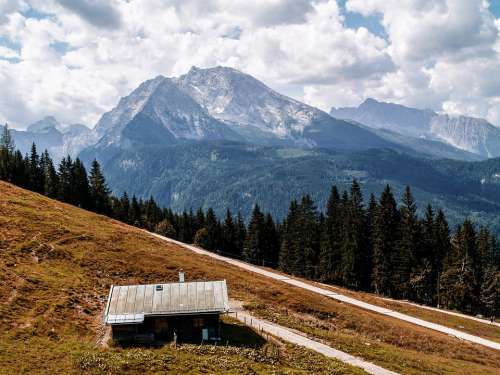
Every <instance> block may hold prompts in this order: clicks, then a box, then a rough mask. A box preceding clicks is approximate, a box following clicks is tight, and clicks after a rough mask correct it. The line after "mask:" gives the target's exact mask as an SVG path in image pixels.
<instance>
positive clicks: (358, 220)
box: [341, 180, 366, 289]
mask: <svg viewBox="0 0 500 375" xmlns="http://www.w3.org/2000/svg"><path fill="white" fill-rule="evenodd" d="M344 213H345V215H344V220H343V243H342V258H341V275H342V283H343V285H345V286H347V287H348V288H353V289H359V288H360V287H361V273H362V270H363V259H364V257H365V251H366V238H365V227H364V225H365V212H364V208H363V196H362V194H361V187H360V186H359V183H358V182H357V181H356V180H354V181H353V182H352V186H351V194H350V196H349V199H348V202H347V203H346V206H345V210H344Z"/></svg>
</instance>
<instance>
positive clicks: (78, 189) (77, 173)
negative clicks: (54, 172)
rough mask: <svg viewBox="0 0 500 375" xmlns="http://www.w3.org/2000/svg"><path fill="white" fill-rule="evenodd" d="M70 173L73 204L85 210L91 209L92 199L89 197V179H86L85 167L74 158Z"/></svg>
mask: <svg viewBox="0 0 500 375" xmlns="http://www.w3.org/2000/svg"><path fill="white" fill-rule="evenodd" d="M72 173H73V178H72V179H73V189H72V190H73V192H72V194H73V197H72V202H73V204H75V205H76V206H79V207H82V208H85V209H91V208H92V199H91V196H90V185H89V179H88V177H87V170H86V169H85V166H84V165H83V163H82V162H81V161H80V159H78V158H76V160H75V162H74V164H73V168H72Z"/></svg>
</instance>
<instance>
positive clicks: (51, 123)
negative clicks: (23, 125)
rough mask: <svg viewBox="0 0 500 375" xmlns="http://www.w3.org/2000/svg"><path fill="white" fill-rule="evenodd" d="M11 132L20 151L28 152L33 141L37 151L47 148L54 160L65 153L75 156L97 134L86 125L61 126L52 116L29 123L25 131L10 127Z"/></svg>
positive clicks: (92, 141)
mask: <svg viewBox="0 0 500 375" xmlns="http://www.w3.org/2000/svg"><path fill="white" fill-rule="evenodd" d="M11 132H12V136H13V138H14V141H15V143H16V147H17V148H18V149H19V150H21V152H23V153H27V152H29V151H30V149H31V145H32V144H33V142H34V143H36V145H37V147H38V150H39V151H40V150H42V151H43V150H48V151H49V153H50V155H51V156H52V158H53V159H54V161H56V162H58V161H59V160H61V159H62V158H63V157H65V156H66V155H71V156H77V155H78V154H79V153H80V151H81V150H83V149H84V148H86V147H88V146H90V145H92V144H94V143H95V142H96V141H97V134H96V133H95V131H93V130H91V129H89V128H88V127H87V126H85V125H81V124H73V125H68V126H63V125H61V124H60V123H59V122H58V121H57V120H56V119H55V118H54V117H53V116H47V117H45V118H43V119H42V120H40V121H37V122H35V123H33V124H31V125H30V126H28V128H27V129H26V130H25V131H20V130H15V129H12V130H11Z"/></svg>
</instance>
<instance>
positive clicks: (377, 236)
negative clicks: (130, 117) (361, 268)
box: [372, 185, 400, 296]
mask: <svg viewBox="0 0 500 375" xmlns="http://www.w3.org/2000/svg"><path fill="white" fill-rule="evenodd" d="M399 228H400V216H399V211H398V208H397V205H396V201H395V199H394V195H393V194H392V190H391V188H390V186H389V185H387V186H386V187H385V189H384V191H383V192H382V195H381V196H380V203H379V206H378V210H377V215H376V217H375V225H374V228H373V274H372V282H373V288H374V289H375V292H376V293H377V294H385V295H388V296H394V295H395V288H394V285H393V278H392V270H393V263H392V260H393V258H394V253H395V252H396V248H397V244H398V241H399Z"/></svg>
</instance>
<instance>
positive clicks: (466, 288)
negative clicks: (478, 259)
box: [441, 220, 477, 313]
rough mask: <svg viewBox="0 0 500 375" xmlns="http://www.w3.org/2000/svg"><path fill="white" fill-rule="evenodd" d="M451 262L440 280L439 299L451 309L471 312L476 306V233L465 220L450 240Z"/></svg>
mask: <svg viewBox="0 0 500 375" xmlns="http://www.w3.org/2000/svg"><path fill="white" fill-rule="evenodd" d="M452 253H453V254H452V261H451V264H450V265H449V266H448V268H447V269H446V270H445V272H444V273H443V276H442V278H441V288H442V290H441V296H442V297H441V299H442V303H443V305H445V306H446V307H448V308H451V309H458V310H461V311H466V312H469V313H471V312H473V311H474V310H475V308H476V306H477V298H476V297H477V295H475V293H474V292H475V291H476V290H477V284H476V277H475V274H474V263H473V262H474V261H473V260H474V258H475V254H476V233H475V230H474V227H473V226H472V223H471V222H470V221H469V220H465V221H464V223H463V224H462V225H461V226H459V227H458V228H457V230H456V232H455V235H454V236H453V238H452Z"/></svg>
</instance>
